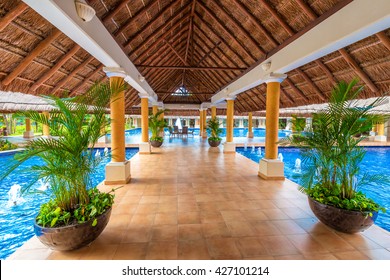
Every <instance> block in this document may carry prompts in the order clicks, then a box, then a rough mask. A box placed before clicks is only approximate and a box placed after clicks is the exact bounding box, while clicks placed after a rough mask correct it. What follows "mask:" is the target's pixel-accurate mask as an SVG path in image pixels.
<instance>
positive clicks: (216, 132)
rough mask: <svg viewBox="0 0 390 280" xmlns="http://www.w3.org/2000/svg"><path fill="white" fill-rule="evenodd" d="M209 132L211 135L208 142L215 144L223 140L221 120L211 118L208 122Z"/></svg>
mask: <svg viewBox="0 0 390 280" xmlns="http://www.w3.org/2000/svg"><path fill="white" fill-rule="evenodd" d="M207 132H208V133H209V135H210V137H209V138H208V140H210V141H215V142H217V141H221V140H222V138H221V137H220V135H221V133H222V129H221V128H220V124H219V120H218V119H217V118H216V117H214V118H211V119H209V120H208V121H207Z"/></svg>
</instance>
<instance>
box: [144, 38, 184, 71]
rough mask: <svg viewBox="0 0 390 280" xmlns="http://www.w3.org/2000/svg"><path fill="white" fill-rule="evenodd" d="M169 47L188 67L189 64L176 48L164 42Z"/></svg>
mask: <svg viewBox="0 0 390 280" xmlns="http://www.w3.org/2000/svg"><path fill="white" fill-rule="evenodd" d="M164 42H165V43H166V44H167V45H168V47H169V48H170V49H171V50H172V51H173V53H174V54H175V55H176V56H177V57H178V58H179V59H180V60H181V62H183V63H184V65H187V66H188V63H187V62H186V60H185V59H184V58H183V57H182V56H181V55H180V54H179V53H178V52H177V51H176V50H175V48H174V47H173V46H172V44H171V43H169V42H168V41H166V40H165V41H164ZM137 67H143V66H137Z"/></svg>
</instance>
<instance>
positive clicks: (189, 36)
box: [184, 0, 196, 61]
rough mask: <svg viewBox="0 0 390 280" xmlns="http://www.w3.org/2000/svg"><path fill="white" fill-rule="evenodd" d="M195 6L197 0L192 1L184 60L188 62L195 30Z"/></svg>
mask: <svg viewBox="0 0 390 280" xmlns="http://www.w3.org/2000/svg"><path fill="white" fill-rule="evenodd" d="M195 6H196V0H192V7H191V15H190V22H189V23H188V25H189V31H188V36H187V44H186V52H185V55H184V60H185V61H187V58H188V50H189V48H190V40H191V37H192V32H193V28H194V23H193V20H194V15H195Z"/></svg>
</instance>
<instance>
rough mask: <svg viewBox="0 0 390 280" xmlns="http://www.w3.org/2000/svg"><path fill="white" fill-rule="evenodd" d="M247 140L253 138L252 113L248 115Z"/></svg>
mask: <svg viewBox="0 0 390 280" xmlns="http://www.w3.org/2000/svg"><path fill="white" fill-rule="evenodd" d="M247 137H248V138H253V120H252V112H249V113H248V135H247Z"/></svg>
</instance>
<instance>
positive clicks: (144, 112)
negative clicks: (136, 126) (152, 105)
mask: <svg viewBox="0 0 390 280" xmlns="http://www.w3.org/2000/svg"><path fill="white" fill-rule="evenodd" d="M139 153H140V154H149V153H150V145H149V103H148V97H147V96H141V143H139Z"/></svg>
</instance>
